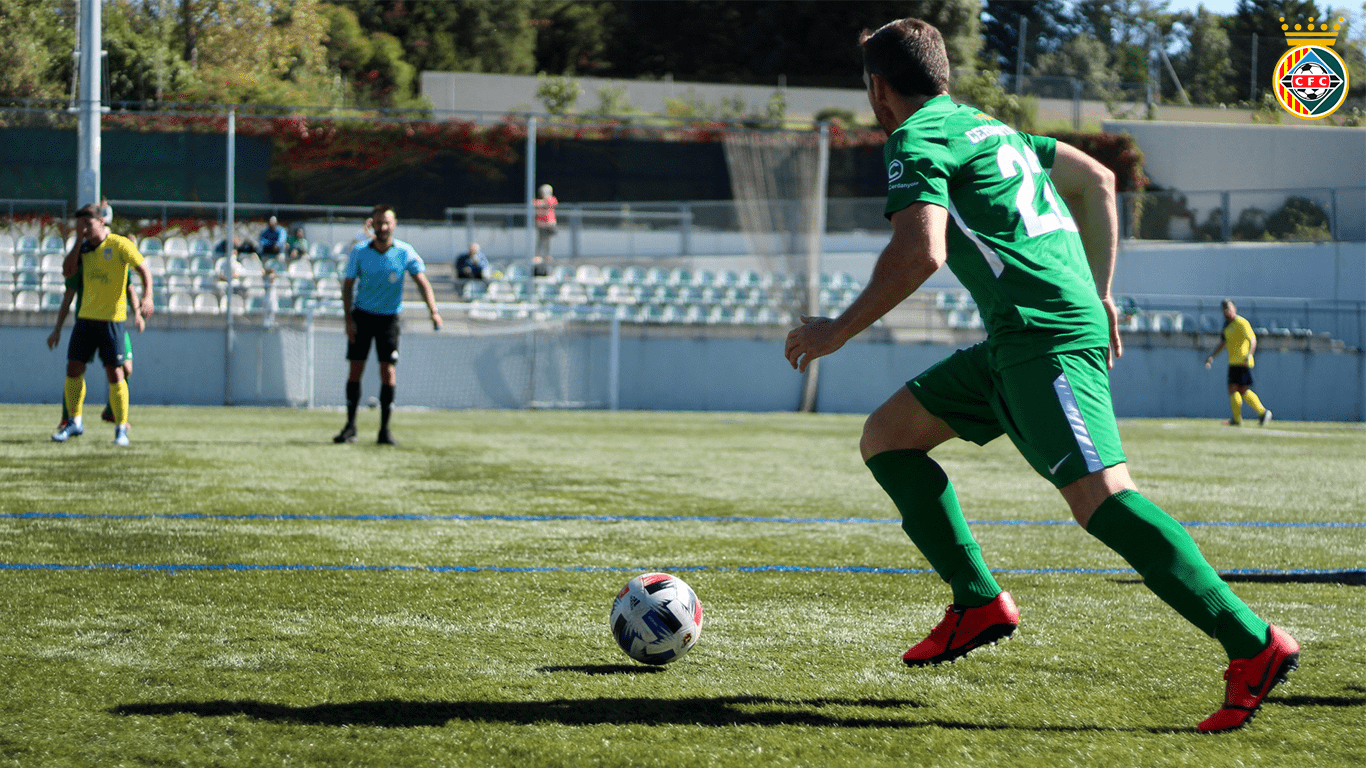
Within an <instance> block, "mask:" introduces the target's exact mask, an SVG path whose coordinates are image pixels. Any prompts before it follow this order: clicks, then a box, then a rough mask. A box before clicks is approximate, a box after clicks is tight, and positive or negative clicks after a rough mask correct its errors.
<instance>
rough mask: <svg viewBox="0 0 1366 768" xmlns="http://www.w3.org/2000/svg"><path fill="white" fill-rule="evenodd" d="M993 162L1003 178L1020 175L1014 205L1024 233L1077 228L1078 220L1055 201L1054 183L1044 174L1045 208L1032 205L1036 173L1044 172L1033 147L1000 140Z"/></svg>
mask: <svg viewBox="0 0 1366 768" xmlns="http://www.w3.org/2000/svg"><path fill="white" fill-rule="evenodd" d="M996 166H997V167H998V168H1000V169H1001V177H1002V178H1006V179H1009V178H1013V177H1014V176H1015V175H1016V174H1017V173H1018V174H1019V175H1020V189H1019V191H1018V192H1016V193H1015V208H1016V210H1018V211H1019V212H1020V218H1021V219H1023V220H1024V225H1025V234H1027V235H1029V236H1030V237H1038V236H1039V235H1046V234H1048V233H1049V232H1055V231H1057V230H1059V229H1065V230H1067V231H1068V232H1076V231H1077V223H1076V222H1075V221H1073V220H1072V217H1071V216H1069V215H1067V213H1066V212H1065V211H1064V210H1063V209H1062V208H1061V207H1060V206H1059V205H1058V201H1057V198H1055V197H1054V196H1053V185H1052V184H1049V183H1048V180H1047V179H1046V178H1045V179H1044V182H1043V197H1044V208H1045V210H1044V211H1043V212H1040V211H1039V209H1038V208H1037V207H1035V200H1034V196H1035V193H1036V192H1037V191H1038V182H1037V181H1036V177H1038V176H1042V175H1043V167H1042V166H1041V165H1039V157H1038V155H1036V154H1034V150H1032V149H1029V148H1026V149H1025V151H1024V152H1020V150H1018V149H1016V148H1015V147H1012V146H1010V145H1009V144H1002V145H1001V148H1000V149H999V150H997V151H996Z"/></svg>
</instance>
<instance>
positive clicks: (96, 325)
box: [66, 317, 128, 368]
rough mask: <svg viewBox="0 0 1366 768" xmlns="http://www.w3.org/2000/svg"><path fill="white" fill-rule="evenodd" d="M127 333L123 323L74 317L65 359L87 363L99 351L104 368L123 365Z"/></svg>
mask: <svg viewBox="0 0 1366 768" xmlns="http://www.w3.org/2000/svg"><path fill="white" fill-rule="evenodd" d="M127 343H128V334H127V332H125V331H124V329H123V323H115V322H108V321H105V320H87V319H85V318H82V317H78V318H76V327H75V328H72V329H71V343H70V344H69V345H68V346H67V348H66V359H67V360H70V361H72V362H76V363H82V364H85V363H88V362H89V361H91V360H93V359H95V352H96V351H98V352H99V353H100V362H102V363H104V367H106V368H117V367H119V366H121V365H123V361H124V359H125V358H126V351H127V346H126V345H127Z"/></svg>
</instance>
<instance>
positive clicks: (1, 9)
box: [0, 0, 76, 99]
mask: <svg viewBox="0 0 1366 768" xmlns="http://www.w3.org/2000/svg"><path fill="white" fill-rule="evenodd" d="M53 5H54V4H53V3H51V2H50V1H49V0H0V96H6V97H10V98H21V99H58V98H61V97H63V96H65V95H66V94H67V91H69V90H70V82H71V79H70V78H71V51H72V50H73V49H74V48H75V47H76V33H75V24H74V22H73V17H74V15H75V12H76V10H75V4H74V2H72V1H71V0H64V1H63V2H59V3H56V4H55V5H56V7H55V8H54V7H53Z"/></svg>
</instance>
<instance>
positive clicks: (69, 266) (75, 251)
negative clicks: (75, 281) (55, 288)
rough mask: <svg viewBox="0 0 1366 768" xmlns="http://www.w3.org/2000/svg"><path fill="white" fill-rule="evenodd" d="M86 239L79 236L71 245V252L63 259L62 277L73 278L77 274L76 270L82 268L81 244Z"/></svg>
mask: <svg viewBox="0 0 1366 768" xmlns="http://www.w3.org/2000/svg"><path fill="white" fill-rule="evenodd" d="M83 241H84V238H82V237H80V236H79V235H77V236H76V239H75V240H74V241H73V242H72V243H71V252H70V253H68V254H67V255H66V258H64V259H62V277H71V276H72V275H75V274H76V270H78V269H80V268H81V243H82V242H83Z"/></svg>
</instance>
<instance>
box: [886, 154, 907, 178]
mask: <svg viewBox="0 0 1366 768" xmlns="http://www.w3.org/2000/svg"><path fill="white" fill-rule="evenodd" d="M905 172H906V168H905V166H903V165H902V164H901V161H900V160H893V161H892V162H891V163H889V164H888V165H887V183H888V184H891V183H892V182H894V181H896V180H897V179H899V178H901V174H903V173H905Z"/></svg>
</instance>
